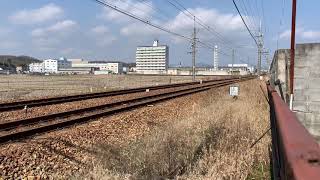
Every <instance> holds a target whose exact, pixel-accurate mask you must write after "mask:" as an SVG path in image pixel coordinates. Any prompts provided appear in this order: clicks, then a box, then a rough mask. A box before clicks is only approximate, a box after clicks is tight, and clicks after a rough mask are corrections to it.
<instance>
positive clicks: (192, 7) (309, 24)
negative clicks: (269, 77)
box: [0, 0, 320, 66]
mask: <svg viewBox="0 0 320 180" xmlns="http://www.w3.org/2000/svg"><path fill="white" fill-rule="evenodd" d="M106 2H108V3H110V4H113V5H114V6H116V7H117V8H121V9H123V10H125V11H126V12H129V13H131V14H133V15H135V16H138V17H139V18H141V19H143V20H146V21H148V22H150V23H152V24H156V25H158V26H161V27H163V28H165V29H167V30H169V31H171V32H174V33H177V34H179V35H183V36H185V37H188V38H190V37H191V35H192V31H193V26H194V23H193V20H192V17H191V18H190V16H188V15H190V14H188V13H191V14H193V15H195V16H196V17H197V22H199V23H201V24H202V25H204V26H205V27H209V28H204V27H203V26H201V25H200V24H199V23H196V29H197V30H196V32H197V38H198V40H199V41H201V42H202V43H205V44H207V45H209V46H210V47H213V46H214V45H218V47H219V61H220V65H225V64H228V63H231V62H232V55H231V54H232V49H235V62H234V63H249V64H251V65H256V62H257V48H256V45H255V43H254V40H253V39H252V38H251V37H250V35H249V33H248V31H247V30H246V28H245V26H244V24H243V22H242V20H241V18H240V16H239V14H238V13H237V11H236V9H235V7H234V5H233V3H232V0H184V1H182V0H108V1H106ZM176 2H178V3H180V4H182V5H183V7H185V8H186V9H182V8H180V10H178V9H177V8H176V7H174V6H173V5H172V4H170V3H173V4H175V5H176V6H177V5H178V4H176ZM236 3H237V4H238V6H239V9H240V11H241V13H242V15H243V17H244V19H245V20H246V22H247V24H248V26H249V29H250V30H251V31H252V32H253V34H254V35H256V34H257V30H258V27H259V24H260V21H261V27H262V28H261V29H262V32H263V35H264V48H265V50H266V51H269V60H270V58H272V57H273V54H274V50H276V49H278V48H289V47H290V27H291V1H290V0H236ZM0 4H1V6H0V54H6V55H28V56H32V57H36V58H39V59H46V58H59V57H62V56H63V57H67V58H83V59H86V60H119V61H123V62H134V61H135V51H136V47H137V46H143V45H148V46H150V45H152V43H153V40H154V39H158V40H159V42H160V44H166V45H168V46H169V48H170V58H169V61H170V65H172V66H176V65H178V64H180V63H181V64H182V65H184V66H189V65H190V64H191V54H190V51H191V43H190V41H188V40H185V39H183V38H180V37H177V36H174V35H171V34H169V33H167V32H164V31H160V30H158V29H155V28H153V27H151V26H149V25H146V24H144V23H141V22H139V21H137V20H135V19H132V18H130V17H128V16H125V15H123V14H120V13H119V12H117V11H114V10H112V9H110V8H106V7H103V6H102V5H100V4H98V3H96V2H94V1H93V0H81V1H79V0H67V1H66V0H65V1H62V0H28V1H21V0H3V1H2V2H1V3H0ZM178 7H179V6H178ZM318 7H320V1H319V0H308V1H298V6H297V34H296V38H297V43H307V42H319V41H320V23H319V22H318V21H317V18H316V17H317V14H320V13H319V12H318ZM208 29H209V30H208ZM196 61H197V63H201V64H208V65H211V64H213V50H212V49H211V48H205V47H203V45H201V43H200V44H199V43H198V46H197V59H196ZM267 62H268V61H267V59H266V57H265V56H264V58H263V65H264V66H266V64H267Z"/></svg>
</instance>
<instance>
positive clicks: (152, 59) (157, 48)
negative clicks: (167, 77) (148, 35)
mask: <svg viewBox="0 0 320 180" xmlns="http://www.w3.org/2000/svg"><path fill="white" fill-rule="evenodd" d="M168 65H169V47H168V46H166V45H159V42H158V41H157V40H156V41H154V43H153V46H141V47H137V51H136V67H137V72H138V73H142V74H166V73H167V70H168Z"/></svg>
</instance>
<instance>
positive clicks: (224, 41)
mask: <svg viewBox="0 0 320 180" xmlns="http://www.w3.org/2000/svg"><path fill="white" fill-rule="evenodd" d="M166 1H167V2H168V3H169V4H170V5H172V6H173V7H175V8H176V9H177V10H178V11H180V12H182V13H183V14H184V15H186V16H187V17H188V18H190V19H191V20H193V18H194V17H195V21H196V23H197V24H199V25H200V26H201V27H203V28H204V29H205V30H207V31H208V32H210V33H212V34H213V35H214V36H215V37H216V38H218V39H219V41H220V42H221V43H222V44H223V45H225V46H227V47H228V48H230V49H232V44H233V43H232V42H231V41H229V40H227V39H226V38H225V37H223V36H222V34H221V33H219V32H218V31H216V30H215V29H213V28H212V27H210V26H208V25H206V24H205V23H204V22H203V21H202V20H201V19H200V18H199V17H197V16H195V15H194V14H193V13H192V12H190V11H189V10H188V9H187V8H186V7H184V6H183V5H182V4H181V3H180V2H179V1H178V0H166ZM172 1H174V3H173V2H172ZM230 45H231V46H230Z"/></svg>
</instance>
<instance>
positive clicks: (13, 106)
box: [0, 78, 234, 112]
mask: <svg viewBox="0 0 320 180" xmlns="http://www.w3.org/2000/svg"><path fill="white" fill-rule="evenodd" d="M228 79H234V78H227V79H219V80H206V81H202V82H203V83H209V82H219V81H223V80H228ZM193 84H199V82H186V83H176V84H166V85H158V86H147V87H140V88H131V89H123V90H114V91H108V92H99V93H89V94H79V95H70V96H62V97H53V98H44V99H34V100H25V101H16V102H10V103H2V104H0V112H5V111H12V110H18V109H23V108H25V107H27V108H30V107H39V106H45V105H52V104H59V103H66V102H74V101H81V100H87V99H94V98H100V97H110V96H116V95H124V94H132V93H137V92H144V91H146V89H150V90H159V89H166V88H174V87H181V86H188V85H193Z"/></svg>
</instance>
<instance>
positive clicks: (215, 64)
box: [213, 45, 219, 71]
mask: <svg viewBox="0 0 320 180" xmlns="http://www.w3.org/2000/svg"><path fill="white" fill-rule="evenodd" d="M218 67H219V56H218V46H217V45H215V46H214V49H213V69H214V70H215V71H218Z"/></svg>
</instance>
